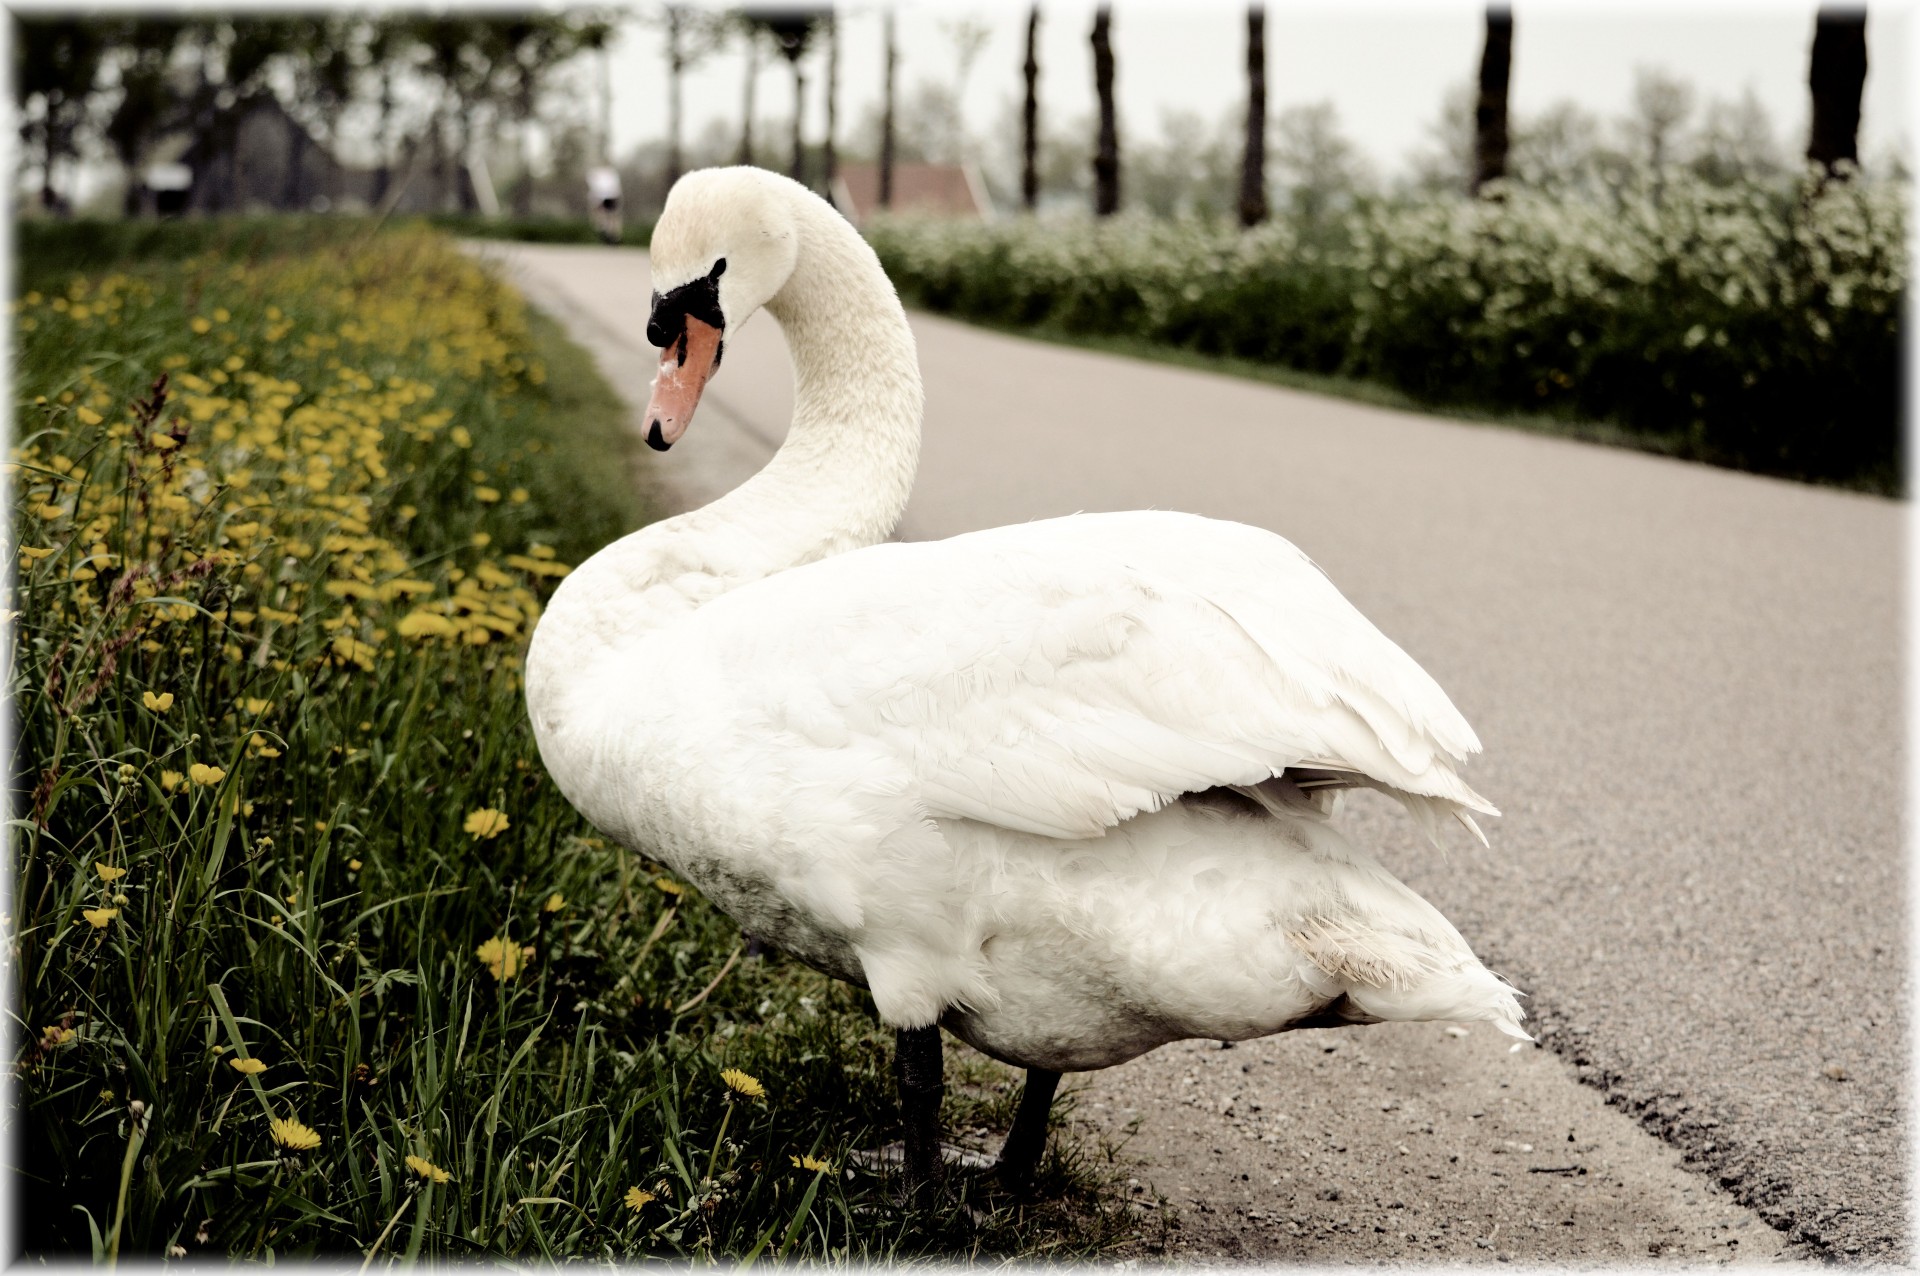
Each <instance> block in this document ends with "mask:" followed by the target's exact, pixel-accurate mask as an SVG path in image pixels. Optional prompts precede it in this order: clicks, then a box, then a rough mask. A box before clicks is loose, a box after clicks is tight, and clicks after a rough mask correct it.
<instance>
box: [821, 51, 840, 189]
mask: <svg viewBox="0 0 1920 1276" xmlns="http://www.w3.org/2000/svg"><path fill="white" fill-rule="evenodd" d="M839 96H840V19H839V17H838V16H837V15H835V14H831V13H830V14H828V15H827V137H826V141H825V143H824V144H823V145H822V146H821V148H820V159H821V164H822V166H823V167H824V168H825V169H826V173H825V174H824V175H823V177H822V178H821V180H822V181H823V182H824V183H825V185H826V189H827V199H828V200H832V199H833V179H834V178H835V177H836V176H838V174H839V170H840V156H839V153H838V152H837V151H835V150H834V145H833V134H834V129H835V128H836V127H837V126H838V125H839V119H840V112H839V109H838V103H837V101H836V99H838V98H839Z"/></svg>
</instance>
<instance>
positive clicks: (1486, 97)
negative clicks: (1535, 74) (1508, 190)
mask: <svg viewBox="0 0 1920 1276" xmlns="http://www.w3.org/2000/svg"><path fill="white" fill-rule="evenodd" d="M1512 71H1513V11H1512V10H1511V9H1509V8H1507V7H1506V6H1505V5H1503V4H1492V5H1488V6H1487V42H1486V46H1485V47H1484V48H1483V49H1482V50H1481V52H1480V94H1479V97H1478V98H1476V99H1475V101H1474V106H1473V193H1474V194H1476V195H1478V194H1479V193H1480V192H1481V190H1482V189H1483V188H1485V186H1486V185H1487V183H1488V182H1493V181H1498V180H1499V179H1500V178H1502V177H1505V176H1506V174H1507V86H1508V83H1509V82H1510V81H1511V79H1512Z"/></svg>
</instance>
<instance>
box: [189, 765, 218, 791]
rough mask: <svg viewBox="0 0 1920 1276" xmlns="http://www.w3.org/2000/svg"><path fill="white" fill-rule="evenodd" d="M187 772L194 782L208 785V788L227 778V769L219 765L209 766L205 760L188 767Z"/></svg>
mask: <svg viewBox="0 0 1920 1276" xmlns="http://www.w3.org/2000/svg"><path fill="white" fill-rule="evenodd" d="M187 774H188V776H190V777H191V778H192V779H193V782H194V783H195V784H203V785H206V786H207V787H208V788H212V787H213V786H214V785H216V784H218V783H220V781H222V780H224V779H226V778H227V773H226V772H225V771H223V770H221V769H220V768H219V767H217V766H208V765H207V764H206V763H204V762H196V763H194V764H193V765H192V766H190V767H188V768H187Z"/></svg>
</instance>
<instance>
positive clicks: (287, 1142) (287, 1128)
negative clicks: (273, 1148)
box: [267, 1117, 320, 1152]
mask: <svg viewBox="0 0 1920 1276" xmlns="http://www.w3.org/2000/svg"><path fill="white" fill-rule="evenodd" d="M267 1133H268V1134H270V1135H272V1136H273V1141H274V1142H275V1143H278V1144H279V1145H280V1146H281V1147H283V1148H286V1149H287V1150H288V1151H291V1152H311V1151H312V1150H313V1149H315V1148H317V1147H319V1146H320V1135H319V1134H318V1133H317V1132H316V1131H314V1130H313V1129H311V1128H310V1127H308V1126H304V1125H302V1124H300V1122H299V1121H298V1120H297V1119H296V1118H294V1117H275V1118H273V1120H271V1121H269V1122H268V1123H267Z"/></svg>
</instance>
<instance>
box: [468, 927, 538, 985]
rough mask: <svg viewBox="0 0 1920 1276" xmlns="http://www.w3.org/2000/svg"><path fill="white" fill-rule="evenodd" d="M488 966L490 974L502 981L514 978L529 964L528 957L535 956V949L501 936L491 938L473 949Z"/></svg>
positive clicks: (475, 954)
mask: <svg viewBox="0 0 1920 1276" xmlns="http://www.w3.org/2000/svg"><path fill="white" fill-rule="evenodd" d="M473 955H474V956H475V957H478V958H479V959H480V960H481V961H482V962H483V963H484V964H485V965H486V968H487V971H488V973H489V974H491V975H492V976H493V977H494V979H496V980H498V981H499V982H501V983H505V982H506V981H507V980H509V979H512V978H513V977H514V976H515V975H517V974H519V973H520V970H521V968H522V967H523V966H525V965H526V964H527V958H529V957H531V956H533V949H531V948H522V947H521V946H520V945H518V944H510V943H508V942H507V941H505V940H503V939H499V938H495V939H489V940H488V941H487V942H486V943H484V944H482V945H480V947H478V948H476V949H474V950H473Z"/></svg>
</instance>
